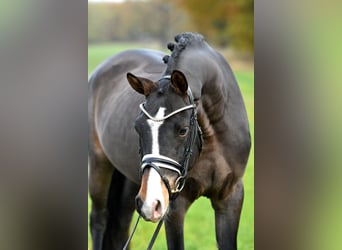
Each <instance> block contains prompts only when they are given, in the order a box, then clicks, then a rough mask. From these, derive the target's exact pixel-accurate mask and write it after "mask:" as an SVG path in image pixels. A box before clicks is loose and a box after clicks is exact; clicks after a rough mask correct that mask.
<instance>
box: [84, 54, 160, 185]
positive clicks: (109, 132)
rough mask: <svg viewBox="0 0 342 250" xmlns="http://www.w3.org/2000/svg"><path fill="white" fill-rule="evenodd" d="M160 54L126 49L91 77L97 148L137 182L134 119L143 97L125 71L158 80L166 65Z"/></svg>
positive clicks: (136, 145) (91, 110)
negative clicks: (129, 80)
mask: <svg viewBox="0 0 342 250" xmlns="http://www.w3.org/2000/svg"><path fill="white" fill-rule="evenodd" d="M163 56H164V54H162V53H161V52H158V51H153V50H130V51H125V52H122V53H120V54H118V55H116V56H114V57H112V58H111V59H109V60H108V61H107V62H105V63H104V64H103V65H100V66H99V67H98V69H97V70H95V72H94V73H93V75H92V77H91V79H90V88H91V91H90V93H91V96H90V102H89V103H90V107H89V109H90V112H91V113H92V115H91V116H90V118H91V119H92V120H91V123H92V124H90V126H91V127H92V128H93V133H96V136H97V137H98V140H99V147H100V148H101V150H103V153H104V154H105V156H106V157H107V158H108V159H109V160H110V162H111V163H112V164H113V165H114V166H115V168H116V169H117V170H119V171H120V172H121V173H122V174H124V175H125V176H126V177H127V178H129V179H130V180H131V181H133V182H135V183H137V184H139V183H140V177H139V171H138V170H137V169H136V167H135V168H134V167H132V166H139V163H140V158H139V154H138V152H139V148H138V143H137V142H138V140H139V139H138V135H137V133H136V132H135V131H134V121H135V119H136V117H137V114H138V113H139V109H138V106H139V104H140V103H142V102H143V101H144V98H143V97H142V96H141V95H139V94H137V93H136V92H135V91H133V90H132V88H131V87H130V86H129V85H128V84H127V80H126V73H127V72H128V71H131V72H134V73H135V74H138V75H141V76H143V77H146V78H150V79H154V80H157V79H158V78H159V77H160V76H161V74H162V73H163V71H164V70H165V68H166V66H165V64H164V63H163V62H162V57H163ZM124 124H126V125H124ZM100 145H101V146H100ZM128 155H129V156H130V157H127V156H128Z"/></svg>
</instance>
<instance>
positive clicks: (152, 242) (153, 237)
mask: <svg viewBox="0 0 342 250" xmlns="http://www.w3.org/2000/svg"><path fill="white" fill-rule="evenodd" d="M140 217H141V215H139V216H138V219H137V221H136V222H135V225H134V228H133V230H132V232H131V234H130V236H129V237H128V240H127V241H126V244H125V246H124V247H123V248H122V250H127V247H128V245H129V243H130V242H131V240H132V238H133V235H134V233H135V230H137V227H138V223H139V220H140ZM163 222H164V220H163V219H161V220H160V221H159V223H158V225H157V227H156V230H154V233H153V235H152V238H151V240H150V243H149V244H148V247H147V250H151V249H152V247H153V244H154V242H155V241H156V239H157V236H158V233H159V231H160V228H161V226H162V225H163Z"/></svg>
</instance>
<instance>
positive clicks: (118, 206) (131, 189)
mask: <svg viewBox="0 0 342 250" xmlns="http://www.w3.org/2000/svg"><path fill="white" fill-rule="evenodd" d="M118 185H120V186H118ZM138 190H139V186H138V185H136V184H135V183H133V182H131V181H129V180H128V179H127V178H126V177H124V176H123V175H122V174H120V173H119V172H116V173H114V175H113V180H112V185H111V188H110V192H109V200H108V209H109V212H110V216H109V221H108V224H107V230H106V234H105V243H106V244H105V245H106V246H107V245H108V246H110V247H108V249H110V250H115V249H120V250H121V249H123V247H124V245H125V243H126V241H127V239H128V233H129V226H130V223H131V220H132V216H133V212H134V210H135V199H134V198H135V196H136V194H137V192H138Z"/></svg>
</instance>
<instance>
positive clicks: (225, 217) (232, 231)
mask: <svg viewBox="0 0 342 250" xmlns="http://www.w3.org/2000/svg"><path fill="white" fill-rule="evenodd" d="M243 194H244V191H243V184H242V181H239V182H238V183H237V184H236V186H235V188H234V190H233V191H232V193H230V194H229V196H228V197H227V198H226V199H223V200H212V205H213V207H214V209H215V229H216V241H217V247H218V249H230V250H233V249H237V232H238V227H239V221H240V214H241V209H242V203H243Z"/></svg>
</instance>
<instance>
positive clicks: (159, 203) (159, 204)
mask: <svg viewBox="0 0 342 250" xmlns="http://www.w3.org/2000/svg"><path fill="white" fill-rule="evenodd" d="M161 209H162V207H161V202H160V201H159V200H157V204H156V206H155V207H154V211H155V212H157V213H160V214H161Z"/></svg>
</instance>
